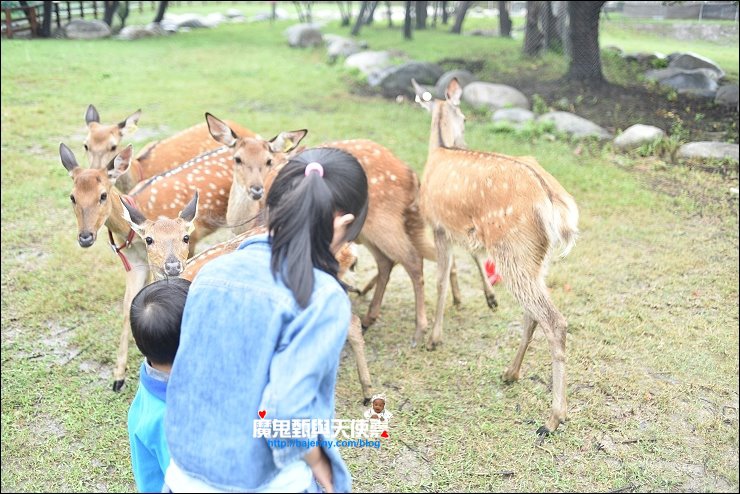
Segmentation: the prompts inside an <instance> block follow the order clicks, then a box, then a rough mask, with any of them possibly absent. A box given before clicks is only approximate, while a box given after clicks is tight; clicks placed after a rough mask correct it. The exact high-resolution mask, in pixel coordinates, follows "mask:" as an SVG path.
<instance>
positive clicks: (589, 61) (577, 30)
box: [565, 2, 606, 84]
mask: <svg viewBox="0 0 740 494" xmlns="http://www.w3.org/2000/svg"><path fill="white" fill-rule="evenodd" d="M604 3H606V2H568V16H569V17H570V45H571V47H572V48H571V51H572V54H571V57H570V66H569V67H568V73H567V74H566V75H565V78H566V79H568V80H576V81H585V82H588V83H590V84H600V83H603V82H605V79H604V74H603V72H602V70H601V53H600V52H599V16H600V14H601V8H602V7H603V6H604Z"/></svg>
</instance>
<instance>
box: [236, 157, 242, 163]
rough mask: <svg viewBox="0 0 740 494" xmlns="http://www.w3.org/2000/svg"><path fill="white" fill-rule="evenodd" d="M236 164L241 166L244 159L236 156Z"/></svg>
mask: <svg viewBox="0 0 740 494" xmlns="http://www.w3.org/2000/svg"><path fill="white" fill-rule="evenodd" d="M234 163H236V164H237V165H241V164H242V159H241V158H240V157H239V156H234Z"/></svg>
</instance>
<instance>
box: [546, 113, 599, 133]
mask: <svg viewBox="0 0 740 494" xmlns="http://www.w3.org/2000/svg"><path fill="white" fill-rule="evenodd" d="M537 121H538V122H552V123H553V124H554V125H555V129H556V130H558V131H559V132H564V133H566V134H570V135H572V136H573V137H578V138H581V137H597V138H598V139H611V134H610V133H609V132H608V131H607V130H606V129H604V128H603V127H601V126H599V125H597V124H595V123H593V122H592V121H590V120H587V119H585V118H583V117H579V116H578V115H576V114H574V113H570V112H567V111H551V112H548V113H545V114H544V115H541V116H540V117H539V118H537Z"/></svg>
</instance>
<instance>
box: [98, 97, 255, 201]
mask: <svg viewBox="0 0 740 494" xmlns="http://www.w3.org/2000/svg"><path fill="white" fill-rule="evenodd" d="M140 116H141V110H137V111H136V112H135V113H133V114H132V115H130V116H129V117H127V118H126V119H125V120H123V121H121V122H120V123H118V124H112V125H104V124H101V123H100V115H99V114H98V110H97V109H96V108H95V107H94V106H93V105H90V106H88V108H87V111H86V113H85V122H86V123H87V137H86V138H85V143H84V145H85V151H86V153H87V158H88V162H89V163H90V167H91V168H103V167H105V165H107V164H108V163H109V162H110V160H111V159H113V157H114V156H115V155H116V153H117V150H118V146H119V145H120V142H121V139H122V138H123V136H124V135H127V134H130V133H132V132H134V131H135V130H136V124H137V123H138V121H139V117H140ZM228 124H229V125H230V126H231V128H233V129H236V130H237V132H239V134H240V135H243V136H248V137H250V136H253V135H254V132H252V131H251V130H249V129H247V128H245V127H242V126H240V125H238V124H236V123H234V122H231V121H229V122H228ZM219 146H220V144H219V143H217V142H215V141H214V140H213V139H212V138H211V134H210V133H209V132H208V127H207V125H206V124H205V123H200V124H197V125H194V126H192V127H189V128H187V129H185V130H183V131H180V132H178V133H177V134H175V135H173V136H171V137H167V138H165V139H161V140H159V141H156V142H153V143H150V144H149V145H147V146H145V147H144V149H142V150H141V151H140V152H139V154H138V155H137V156H136V157H135V158H134V159H133V160H132V161H131V166H130V167H129V170H128V171H127V172H126V173H124V174H123V175H122V176H120V177H119V178H118V180H116V188H117V189H118V190H120V191H123V192H129V191H130V190H131V189H132V188H133V186H134V185H136V184H137V183H139V182H141V181H142V180H145V179H148V178H150V177H153V176H155V175H158V174H160V173H164V172H166V171H167V170H170V169H171V168H174V167H176V166H177V165H180V164H182V163H185V162H186V161H189V160H191V159H193V158H196V157H197V156H199V155H201V154H203V153H206V152H208V151H212V150H214V149H216V148H218V147H219Z"/></svg>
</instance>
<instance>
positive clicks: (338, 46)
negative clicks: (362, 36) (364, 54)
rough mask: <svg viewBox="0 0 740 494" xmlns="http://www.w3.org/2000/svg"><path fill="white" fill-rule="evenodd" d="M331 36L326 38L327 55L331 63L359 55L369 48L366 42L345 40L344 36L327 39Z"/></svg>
mask: <svg viewBox="0 0 740 494" xmlns="http://www.w3.org/2000/svg"><path fill="white" fill-rule="evenodd" d="M328 37H329V35H326V36H324V41H326V44H327V47H326V54H327V56H328V57H329V60H330V61H331V62H334V61H335V60H336V59H337V58H339V57H345V58H346V57H348V56H350V55H354V54H355V53H359V52H360V51H362V50H363V49H364V48H366V47H367V43H366V42H357V41H355V40H353V39H349V38H344V37H342V36H336V35H332V37H331V38H329V39H327V38H328Z"/></svg>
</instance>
